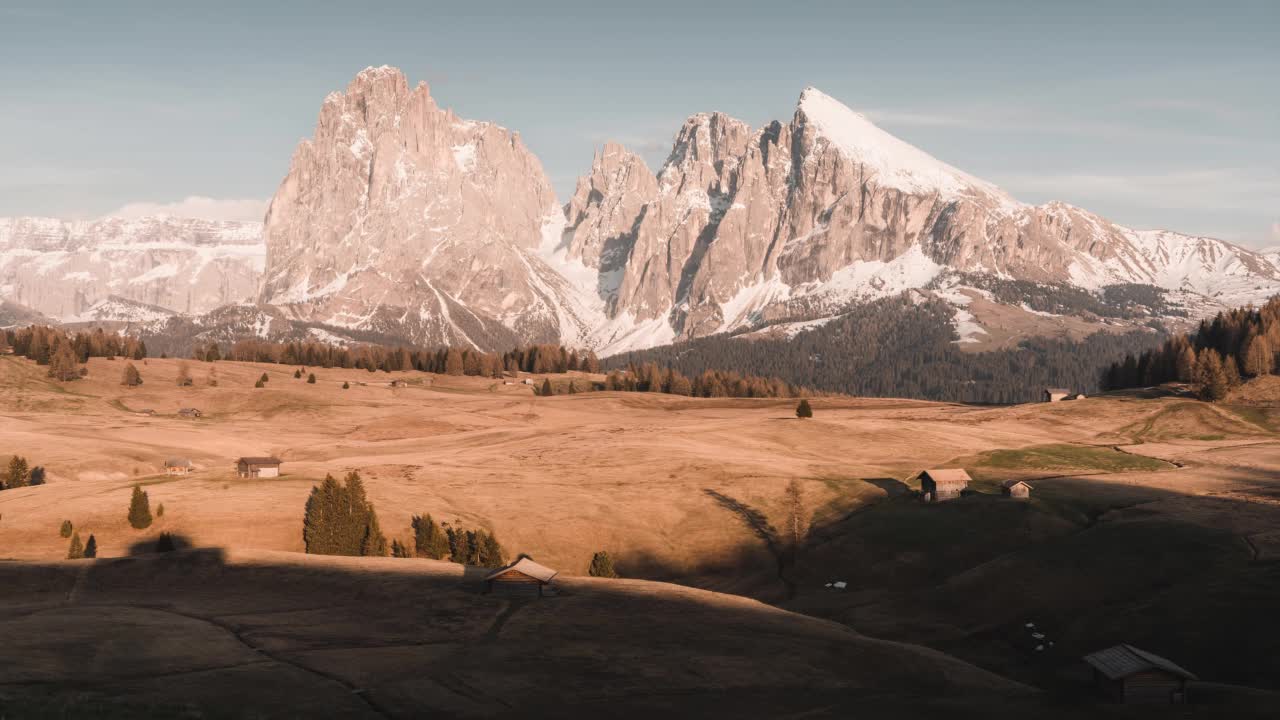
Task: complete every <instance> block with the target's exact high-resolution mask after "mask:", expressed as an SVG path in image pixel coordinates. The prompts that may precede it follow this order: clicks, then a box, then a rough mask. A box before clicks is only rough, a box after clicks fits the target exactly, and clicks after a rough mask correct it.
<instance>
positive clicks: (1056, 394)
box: [1041, 388, 1072, 402]
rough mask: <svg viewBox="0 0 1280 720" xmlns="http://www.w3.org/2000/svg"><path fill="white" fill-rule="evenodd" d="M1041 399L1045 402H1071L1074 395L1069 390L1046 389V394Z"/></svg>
mask: <svg viewBox="0 0 1280 720" xmlns="http://www.w3.org/2000/svg"><path fill="white" fill-rule="evenodd" d="M1041 398H1042V399H1043V400H1044V401H1045V402H1061V401H1063V400H1070V399H1071V398H1072V393H1071V391H1070V390H1068V389H1067V388H1045V389H1044V394H1043V395H1042V396H1041Z"/></svg>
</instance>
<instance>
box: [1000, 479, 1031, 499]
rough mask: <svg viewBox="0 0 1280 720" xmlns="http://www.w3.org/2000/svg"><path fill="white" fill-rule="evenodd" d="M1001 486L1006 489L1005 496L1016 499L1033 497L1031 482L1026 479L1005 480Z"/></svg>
mask: <svg viewBox="0 0 1280 720" xmlns="http://www.w3.org/2000/svg"><path fill="white" fill-rule="evenodd" d="M1000 488H1001V490H1003V491H1004V495H1005V497H1011V498H1013V499H1015V500H1029V499H1031V489H1032V488H1031V484H1030V483H1028V482H1027V481H1026V480H1005V481H1004V482H1003V483H1001V484H1000Z"/></svg>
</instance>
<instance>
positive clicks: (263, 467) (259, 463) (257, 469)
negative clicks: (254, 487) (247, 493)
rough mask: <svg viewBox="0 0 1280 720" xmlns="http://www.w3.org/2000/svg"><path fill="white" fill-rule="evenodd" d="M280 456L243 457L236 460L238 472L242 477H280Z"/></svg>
mask: <svg viewBox="0 0 1280 720" xmlns="http://www.w3.org/2000/svg"><path fill="white" fill-rule="evenodd" d="M280 465H281V461H280V459H279V458H273V457H242V458H240V459H238V460H236V473H237V474H239V475H240V477H242V478H273V477H280Z"/></svg>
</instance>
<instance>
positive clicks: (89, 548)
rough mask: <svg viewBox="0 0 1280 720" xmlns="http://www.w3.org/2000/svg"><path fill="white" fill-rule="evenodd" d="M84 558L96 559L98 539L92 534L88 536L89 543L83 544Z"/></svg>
mask: <svg viewBox="0 0 1280 720" xmlns="http://www.w3.org/2000/svg"><path fill="white" fill-rule="evenodd" d="M84 556H85V557H87V558H96V557H98V539H97V538H95V537H94V536H93V535H92V534H90V535H89V542H87V543H85V544H84Z"/></svg>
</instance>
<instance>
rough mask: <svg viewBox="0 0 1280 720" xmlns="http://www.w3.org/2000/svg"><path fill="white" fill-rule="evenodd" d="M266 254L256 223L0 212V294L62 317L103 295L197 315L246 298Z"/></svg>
mask: <svg viewBox="0 0 1280 720" xmlns="http://www.w3.org/2000/svg"><path fill="white" fill-rule="evenodd" d="M264 256H265V247H264V246H263V244H262V225H261V223H252V222H222V221H210V220H199V219H192V218H173V217H147V218H140V219H123V218H105V219H101V220H94V221H80V222H67V221H63V220H56V219H52V218H27V217H19V218H0V299H4V300H9V301H12V302H16V303H19V304H21V305H25V306H27V307H30V308H32V309H34V310H37V311H39V312H41V313H44V314H45V315H48V316H50V317H52V318H55V319H63V320H75V319H78V318H80V317H82V316H84V314H85V313H87V312H89V311H90V310H91V309H92V308H94V307H95V306H97V305H98V304H99V303H100V302H102V301H105V300H107V299H108V298H110V297H115V298H117V299H120V300H127V301H131V302H135V303H140V304H142V305H150V306H158V307H160V308H163V309H165V310H167V311H171V312H184V313H202V312H208V311H209V310H212V309H214V308H216V307H219V306H221V305H226V304H228V303H234V302H241V301H243V300H246V299H248V298H251V297H252V296H253V295H254V293H255V292H256V291H257V286H258V282H259V278H260V277H261V274H262V268H263V261H264ZM122 309H123V308H121V307H118V308H116V310H122ZM115 319H124V318H115Z"/></svg>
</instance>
